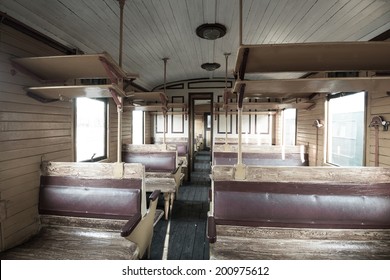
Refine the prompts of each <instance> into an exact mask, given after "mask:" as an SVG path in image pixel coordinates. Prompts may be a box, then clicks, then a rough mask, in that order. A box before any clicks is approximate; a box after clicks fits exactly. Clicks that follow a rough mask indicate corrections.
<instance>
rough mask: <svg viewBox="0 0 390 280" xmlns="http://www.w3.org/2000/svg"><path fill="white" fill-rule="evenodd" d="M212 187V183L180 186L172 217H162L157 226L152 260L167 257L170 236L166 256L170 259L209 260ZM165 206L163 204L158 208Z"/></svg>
mask: <svg viewBox="0 0 390 280" xmlns="http://www.w3.org/2000/svg"><path fill="white" fill-rule="evenodd" d="M209 189H210V186H207V185H204V184H202V185H198V184H192V183H185V184H183V186H181V187H180V189H179V196H178V199H177V200H175V202H174V204H173V209H172V214H171V215H170V218H169V220H168V221H165V220H160V221H159V222H158V224H157V225H156V226H155V229H154V236H153V242H152V251H151V259H154V260H160V259H162V258H163V255H164V243H165V242H166V238H169V242H168V248H167V250H168V253H167V255H166V258H167V259H169V260H202V259H209V243H208V241H207V238H206V220H207V212H208V211H209V203H208V193H209ZM162 206H163V205H162V204H160V203H159V205H158V207H159V208H160V207H162ZM168 224H170V231H169V235H167V229H168Z"/></svg>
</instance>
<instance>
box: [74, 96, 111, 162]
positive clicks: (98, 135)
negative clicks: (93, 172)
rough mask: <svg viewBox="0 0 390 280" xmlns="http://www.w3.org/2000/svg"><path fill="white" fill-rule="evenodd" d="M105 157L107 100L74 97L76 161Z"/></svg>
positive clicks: (97, 159)
mask: <svg viewBox="0 0 390 280" xmlns="http://www.w3.org/2000/svg"><path fill="white" fill-rule="evenodd" d="M105 158H107V101H105V100H97V99H89V98H77V99H76V161H99V160H102V159H105Z"/></svg>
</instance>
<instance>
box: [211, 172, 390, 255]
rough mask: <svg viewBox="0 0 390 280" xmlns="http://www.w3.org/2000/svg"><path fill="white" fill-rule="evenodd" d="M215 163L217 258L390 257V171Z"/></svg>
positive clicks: (213, 228) (213, 200)
mask: <svg viewBox="0 0 390 280" xmlns="http://www.w3.org/2000/svg"><path fill="white" fill-rule="evenodd" d="M234 173H235V167H232V166H214V167H213V171H212V197H211V204H210V213H209V217H208V238H209V240H210V242H211V244H210V258H211V259H390V181H389V178H390V168H378V167H360V168H358V167H353V168H336V167H258V166H246V167H245V178H244V179H234Z"/></svg>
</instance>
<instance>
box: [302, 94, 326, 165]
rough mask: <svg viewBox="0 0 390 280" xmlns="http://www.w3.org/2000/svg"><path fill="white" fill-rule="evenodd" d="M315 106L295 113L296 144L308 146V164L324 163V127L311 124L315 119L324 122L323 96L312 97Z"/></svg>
mask: <svg viewBox="0 0 390 280" xmlns="http://www.w3.org/2000/svg"><path fill="white" fill-rule="evenodd" d="M313 101H314V102H316V106H315V107H314V108H313V109H311V110H302V109H301V110H298V113H297V142H296V144H297V145H307V146H308V148H309V164H310V165H312V166H315V165H323V163H324V128H320V129H318V137H317V128H316V127H314V126H313V123H314V121H315V120H316V119H319V120H321V121H322V122H324V119H325V97H324V96H317V97H316V98H314V99H313Z"/></svg>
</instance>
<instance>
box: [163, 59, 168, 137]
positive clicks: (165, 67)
mask: <svg viewBox="0 0 390 280" xmlns="http://www.w3.org/2000/svg"><path fill="white" fill-rule="evenodd" d="M168 59H169V58H167V57H164V58H163V61H164V94H166V91H167V87H166V86H167V85H166V84H167V61H168ZM163 116H164V137H163V144H165V143H166V130H167V112H166V111H165V110H164V111H163Z"/></svg>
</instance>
